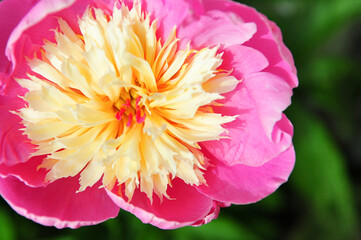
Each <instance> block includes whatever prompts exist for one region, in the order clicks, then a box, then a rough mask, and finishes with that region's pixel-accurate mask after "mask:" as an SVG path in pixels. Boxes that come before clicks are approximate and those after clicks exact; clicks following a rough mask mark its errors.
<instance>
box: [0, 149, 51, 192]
mask: <svg viewBox="0 0 361 240" xmlns="http://www.w3.org/2000/svg"><path fill="white" fill-rule="evenodd" d="M42 162H43V157H42V156H38V157H33V158H30V159H29V160H28V161H27V162H24V163H18V164H16V165H11V166H8V165H5V164H0V176H1V177H2V178H6V177H7V176H14V177H16V178H18V179H20V180H21V181H22V182H23V183H25V184H26V185H27V186H29V187H43V186H45V185H46V184H45V176H46V173H47V171H46V170H45V169H39V170H38V166H39V165H40V164H41V163H42Z"/></svg>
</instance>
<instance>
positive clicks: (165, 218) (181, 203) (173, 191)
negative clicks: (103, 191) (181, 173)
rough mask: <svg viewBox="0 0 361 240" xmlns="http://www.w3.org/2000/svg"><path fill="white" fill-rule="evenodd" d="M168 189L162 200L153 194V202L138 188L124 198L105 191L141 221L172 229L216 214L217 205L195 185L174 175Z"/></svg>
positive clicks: (211, 217)
mask: <svg viewBox="0 0 361 240" xmlns="http://www.w3.org/2000/svg"><path fill="white" fill-rule="evenodd" d="M172 185H173V187H170V188H169V189H168V191H167V193H168V195H169V197H170V199H171V200H170V199H167V198H165V197H164V198H163V201H162V202H161V201H160V200H159V198H158V197H157V196H153V203H151V202H150V201H149V199H148V197H147V196H146V195H145V194H144V193H142V192H140V191H139V189H137V190H136V191H135V193H134V195H133V199H132V200H131V201H130V202H127V201H126V200H125V199H124V198H122V197H119V196H118V195H117V194H116V193H115V192H116V191H117V190H116V189H113V191H112V192H111V191H108V194H109V196H110V197H111V198H112V199H113V201H114V202H115V203H116V204H117V205H118V206H119V207H121V208H123V209H124V210H126V211H129V212H131V213H133V214H134V215H135V216H137V217H138V218H139V219H140V220H141V221H142V222H143V223H150V224H152V225H154V226H157V227H159V228H162V229H173V228H179V227H183V226H188V225H192V224H200V223H201V222H204V223H206V222H209V221H211V220H212V219H213V218H216V217H217V215H218V207H217V206H214V202H213V200H212V199H210V198H208V197H206V196H204V195H203V194H201V193H199V192H198V191H197V190H196V189H195V188H194V187H192V186H190V185H187V184H185V183H184V182H183V181H182V180H180V179H175V180H174V181H173V183H172Z"/></svg>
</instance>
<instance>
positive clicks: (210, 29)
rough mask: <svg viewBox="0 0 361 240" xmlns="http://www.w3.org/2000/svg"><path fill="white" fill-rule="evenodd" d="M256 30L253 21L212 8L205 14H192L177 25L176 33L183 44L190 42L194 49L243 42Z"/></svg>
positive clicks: (226, 45)
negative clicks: (187, 19) (248, 21)
mask: <svg viewBox="0 0 361 240" xmlns="http://www.w3.org/2000/svg"><path fill="white" fill-rule="evenodd" d="M256 30H257V27H256V24H254V23H244V22H243V21H242V19H241V18H240V17H239V16H237V15H235V14H232V13H231V14H226V13H223V12H221V11H216V10H214V11H209V12H207V15H202V16H194V17H193V19H192V21H187V22H183V23H182V24H181V25H180V26H179V31H178V33H179V34H178V35H179V37H180V38H181V39H182V43H183V45H184V44H187V43H188V42H191V46H192V48H195V49H201V48H203V47H211V46H216V45H221V46H222V47H224V48H226V47H229V46H232V45H237V44H243V43H244V42H246V41H248V40H249V39H250V38H251V37H252V36H253V34H254V33H255V32H256Z"/></svg>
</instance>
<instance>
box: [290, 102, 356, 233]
mask: <svg viewBox="0 0 361 240" xmlns="http://www.w3.org/2000/svg"><path fill="white" fill-rule="evenodd" d="M293 108H294V109H296V110H294V113H295V120H294V124H295V126H296V130H295V138H294V142H295V147H296V159H297V160H296V167H295V169H294V172H293V174H292V175H291V176H292V177H291V182H292V184H293V185H294V188H295V189H296V190H297V191H298V194H300V195H301V197H302V198H304V199H305V200H306V201H307V203H308V204H310V205H309V206H304V207H309V209H304V210H305V211H306V215H305V217H306V218H307V219H305V220H304V221H305V223H304V224H305V225H306V226H303V227H302V228H301V229H302V231H300V232H297V233H296V235H298V237H299V238H297V239H350V237H351V236H354V234H355V232H356V226H357V216H356V212H357V211H356V207H355V203H354V201H353V195H352V186H351V183H350V181H349V179H348V176H347V172H346V169H345V162H346V159H345V158H344V156H343V155H342V153H341V152H340V150H339V149H338V147H337V145H336V144H335V142H334V140H333V139H332V136H331V134H330V133H329V131H328V129H327V128H326V127H325V126H324V124H323V122H322V121H321V120H320V119H318V118H317V117H316V116H313V115H312V114H310V113H309V112H308V111H306V110H304V109H303V108H301V107H300V106H299V105H296V106H294V107H293ZM300 207H301V206H300ZM305 230H306V231H305Z"/></svg>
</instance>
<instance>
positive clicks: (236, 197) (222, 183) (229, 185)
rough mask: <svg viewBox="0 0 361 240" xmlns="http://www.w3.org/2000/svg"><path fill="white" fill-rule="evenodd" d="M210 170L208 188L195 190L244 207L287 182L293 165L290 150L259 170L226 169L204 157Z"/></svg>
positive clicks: (208, 171)
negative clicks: (210, 164) (210, 163)
mask: <svg viewBox="0 0 361 240" xmlns="http://www.w3.org/2000/svg"><path fill="white" fill-rule="evenodd" d="M206 156H207V157H209V158H210V159H211V162H212V164H213V165H214V166H213V167H210V168H208V169H207V171H206V173H205V178H206V181H207V185H208V186H205V185H202V186H199V187H197V189H198V190H199V191H200V192H202V193H203V194H205V195H207V196H209V197H211V198H213V199H215V200H217V201H222V202H226V203H234V204H247V203H253V202H257V201H259V200H261V199H262V198H264V197H266V196H268V195H269V194H271V193H273V192H274V191H275V190H276V189H277V188H278V187H279V186H280V185H281V184H282V183H284V182H286V181H287V179H288V177H289V175H290V173H291V171H292V169H293V166H294V162H295V153H294V149H293V147H290V148H289V149H288V150H286V151H285V152H283V153H281V154H280V155H279V156H278V157H276V158H274V159H272V160H271V161H269V162H267V163H265V164H264V165H262V166H259V167H250V166H246V165H242V164H238V165H234V166H231V167H230V166H227V165H225V164H223V163H222V161H220V160H218V159H217V158H215V157H213V156H212V155H210V154H209V155H206Z"/></svg>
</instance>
